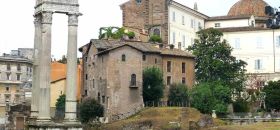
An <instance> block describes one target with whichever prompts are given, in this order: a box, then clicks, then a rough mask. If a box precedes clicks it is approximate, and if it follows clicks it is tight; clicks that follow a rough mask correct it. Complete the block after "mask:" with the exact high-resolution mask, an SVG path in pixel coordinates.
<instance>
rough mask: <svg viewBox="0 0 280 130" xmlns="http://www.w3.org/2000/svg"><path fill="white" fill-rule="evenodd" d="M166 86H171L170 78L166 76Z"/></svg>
mask: <svg viewBox="0 0 280 130" xmlns="http://www.w3.org/2000/svg"><path fill="white" fill-rule="evenodd" d="M166 82H167V83H166V84H167V85H170V84H171V76H167V80H166Z"/></svg>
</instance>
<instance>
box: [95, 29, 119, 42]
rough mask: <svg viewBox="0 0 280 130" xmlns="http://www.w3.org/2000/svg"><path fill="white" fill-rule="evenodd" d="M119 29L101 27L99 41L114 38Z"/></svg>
mask: <svg viewBox="0 0 280 130" xmlns="http://www.w3.org/2000/svg"><path fill="white" fill-rule="evenodd" d="M119 29H120V28H119V27H101V28H100V29H99V39H109V38H113V36H114V30H119Z"/></svg>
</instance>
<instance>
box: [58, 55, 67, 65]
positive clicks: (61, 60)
mask: <svg viewBox="0 0 280 130" xmlns="http://www.w3.org/2000/svg"><path fill="white" fill-rule="evenodd" d="M57 62H59V63H63V64H67V58H66V56H65V55H63V56H62V58H61V59H60V60H58V61H57Z"/></svg>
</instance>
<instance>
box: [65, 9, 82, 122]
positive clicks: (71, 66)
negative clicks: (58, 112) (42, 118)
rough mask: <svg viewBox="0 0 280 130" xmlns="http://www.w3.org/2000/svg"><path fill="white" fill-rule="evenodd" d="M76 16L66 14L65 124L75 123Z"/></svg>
mask: <svg viewBox="0 0 280 130" xmlns="http://www.w3.org/2000/svg"><path fill="white" fill-rule="evenodd" d="M78 16H79V14H68V48H67V79H66V85H67V86H66V104H65V105H66V106H65V122H76V121H77V116H76V113H77V39H78V34H77V32H78V30H77V29H78Z"/></svg>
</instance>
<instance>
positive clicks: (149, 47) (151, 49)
mask: <svg viewBox="0 0 280 130" xmlns="http://www.w3.org/2000/svg"><path fill="white" fill-rule="evenodd" d="M92 41H93V45H94V46H96V47H97V49H98V48H99V47H102V48H103V47H104V46H106V47H108V48H107V49H106V50H104V51H102V52H100V53H98V55H100V54H104V53H107V52H109V51H111V50H114V49H117V48H120V47H123V46H130V47H132V48H135V49H137V50H139V51H141V52H143V53H158V54H161V55H168V56H181V57H190V58H194V55H192V54H190V53H188V52H186V51H182V50H179V49H175V48H174V49H169V48H159V47H157V46H158V44H152V43H146V42H138V41H108V40H92ZM107 45H110V46H107Z"/></svg>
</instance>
